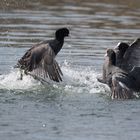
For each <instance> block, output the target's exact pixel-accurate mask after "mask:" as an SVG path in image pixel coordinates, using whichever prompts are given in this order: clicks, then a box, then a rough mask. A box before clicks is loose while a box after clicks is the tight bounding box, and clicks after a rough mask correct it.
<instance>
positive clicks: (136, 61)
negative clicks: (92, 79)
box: [98, 38, 140, 85]
mask: <svg viewBox="0 0 140 140" xmlns="http://www.w3.org/2000/svg"><path fill="white" fill-rule="evenodd" d="M114 52H115V54H116V58H115V59H116V64H115V66H117V67H119V68H120V69H122V70H124V71H126V72H130V71H132V69H133V68H134V67H140V39H139V38H138V39H136V40H135V41H134V42H133V43H132V44H130V45H128V44H127V43H124V42H121V43H119V44H118V45H117V46H116V47H115V48H114ZM107 63H108V58H107V57H106V58H105V61H104V64H103V74H102V77H101V78H98V81H99V82H101V83H106V77H107V76H106V75H108V73H109V70H108V68H107ZM133 76H134V77H135V79H136V81H137V82H138V83H139V85H140V74H139V75H138V74H137V72H136V73H133Z"/></svg>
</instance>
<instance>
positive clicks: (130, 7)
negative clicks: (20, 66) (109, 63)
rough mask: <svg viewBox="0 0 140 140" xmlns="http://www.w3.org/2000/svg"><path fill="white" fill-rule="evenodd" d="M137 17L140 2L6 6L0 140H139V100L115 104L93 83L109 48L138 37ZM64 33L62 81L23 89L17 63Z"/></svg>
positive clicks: (6, 2)
mask: <svg viewBox="0 0 140 140" xmlns="http://www.w3.org/2000/svg"><path fill="white" fill-rule="evenodd" d="M139 17H140V2H139V0H135V1H132V0H124V1H122V0H118V1H116V0H100V1H97V0H87V1H83V0H76V1H75V0H60V1H58V0H22V1H17V0H1V2H0V74H2V75H0V117H1V121H0V137H1V139H3V140H4V139H10V140H17V139H19V137H20V139H34V140H38V139H41V140H46V139H49V140H56V139H57V140H59V139H60V140H69V139H73V140H87V139H88V140H90V139H91V140H93V139H97V140H99V139H101V140H118V139H123V140H124V139H127V140H132V139H139V137H140V134H139V131H140V129H139V125H140V119H139V116H140V113H139V112H140V104H139V100H129V101H111V100H110V99H109V97H108V96H107V95H106V94H109V91H108V88H107V87H105V86H103V85H101V84H99V83H98V82H97V80H96V77H97V75H98V74H99V73H100V71H101V69H102V63H103V59H104V58H103V55H104V52H105V50H106V48H112V47H114V46H115V45H116V44H117V43H118V42H119V41H125V42H132V41H133V40H134V39H135V38H137V37H140V18H139ZM64 26H65V27H68V28H69V29H70V33H71V36H70V37H69V38H67V39H66V41H65V45H64V47H63V49H62V50H61V52H60V53H59V54H58V56H57V60H58V62H59V63H60V65H61V68H62V71H63V73H64V81H63V82H62V83H61V84H56V83H55V84H54V85H52V86H51V87H50V86H42V85H40V83H38V82H37V81H35V80H33V79H31V78H30V77H25V79H24V80H23V81H19V80H18V73H17V72H16V71H15V70H13V66H14V65H15V64H16V61H17V60H18V59H19V58H20V57H21V56H22V55H23V53H24V52H25V51H26V50H27V49H28V48H29V47H30V46H31V45H32V44H34V43H37V42H39V41H42V40H45V39H50V38H52V37H53V35H54V32H55V30H56V29H58V28H60V27H64Z"/></svg>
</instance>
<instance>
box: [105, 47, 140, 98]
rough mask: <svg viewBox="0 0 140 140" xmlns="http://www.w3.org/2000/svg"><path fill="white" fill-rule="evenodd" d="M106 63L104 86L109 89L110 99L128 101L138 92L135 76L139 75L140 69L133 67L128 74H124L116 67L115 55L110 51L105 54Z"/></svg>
mask: <svg viewBox="0 0 140 140" xmlns="http://www.w3.org/2000/svg"><path fill="white" fill-rule="evenodd" d="M106 57H107V59H108V62H107V63H106V69H107V70H108V72H107V74H106V77H105V78H106V84H107V85H108V86H109V87H110V89H111V97H112V99H114V98H117V99H129V98H132V97H133V95H134V92H138V91H140V86H139V85H138V83H137V80H136V79H135V76H134V75H135V74H140V67H134V68H133V69H132V70H131V71H130V72H126V71H124V70H122V69H121V68H119V67H117V66H116V53H115V52H114V50H112V49H108V50H107V52H106Z"/></svg>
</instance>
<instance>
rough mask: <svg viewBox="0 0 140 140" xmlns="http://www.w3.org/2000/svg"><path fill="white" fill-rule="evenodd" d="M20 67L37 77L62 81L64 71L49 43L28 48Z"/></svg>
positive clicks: (20, 61) (19, 64) (19, 62)
mask: <svg viewBox="0 0 140 140" xmlns="http://www.w3.org/2000/svg"><path fill="white" fill-rule="evenodd" d="M18 67H19V68H21V69H23V70H25V73H26V74H29V75H31V76H33V77H37V79H39V78H41V79H45V78H50V79H51V80H53V81H56V82H59V81H62V78H61V76H62V75H63V74H62V71H61V69H60V67H59V65H58V63H57V61H56V60H55V53H54V51H53V50H52V48H51V47H50V46H49V44H48V43H46V44H43V43H40V44H38V45H36V46H33V47H32V48H30V49H29V50H27V52H26V53H25V54H24V55H23V57H22V58H21V59H20V60H19V61H18Z"/></svg>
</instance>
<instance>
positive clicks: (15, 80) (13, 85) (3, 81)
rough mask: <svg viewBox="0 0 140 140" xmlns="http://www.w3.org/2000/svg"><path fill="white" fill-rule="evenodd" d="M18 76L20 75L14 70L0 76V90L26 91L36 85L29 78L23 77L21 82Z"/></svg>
mask: <svg viewBox="0 0 140 140" xmlns="http://www.w3.org/2000/svg"><path fill="white" fill-rule="evenodd" d="M19 76H20V73H19V72H18V71H16V70H12V71H11V72H10V73H9V74H6V75H0V89H9V90H12V89H28V88H31V87H33V86H35V85H37V84H38V82H36V81H35V80H34V79H33V78H31V77H29V76H26V75H25V76H23V80H20V79H19Z"/></svg>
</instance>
